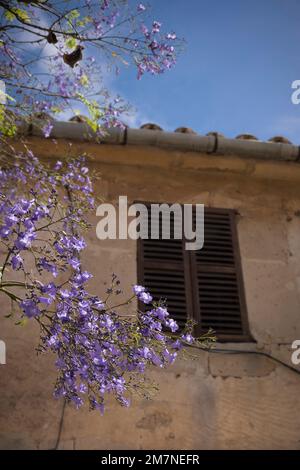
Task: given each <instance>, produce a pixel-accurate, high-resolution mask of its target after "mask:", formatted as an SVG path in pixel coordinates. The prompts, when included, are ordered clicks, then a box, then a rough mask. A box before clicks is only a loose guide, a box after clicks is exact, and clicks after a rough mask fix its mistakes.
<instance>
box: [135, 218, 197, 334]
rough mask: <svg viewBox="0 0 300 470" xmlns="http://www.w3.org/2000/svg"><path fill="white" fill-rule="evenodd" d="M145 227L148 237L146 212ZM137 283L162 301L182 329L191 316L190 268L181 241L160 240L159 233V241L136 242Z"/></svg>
mask: <svg viewBox="0 0 300 470" xmlns="http://www.w3.org/2000/svg"><path fill="white" fill-rule="evenodd" d="M173 220H174V219H173V218H171V224H172V222H173ZM148 224H149V225H148V228H149V230H148V232H149V237H150V233H151V220H150V211H149V218H148ZM171 236H172V231H171ZM138 280H139V283H140V284H142V285H143V286H145V287H147V288H148V289H149V291H150V292H151V295H152V296H153V298H154V300H156V301H158V300H160V299H166V304H167V306H168V311H169V312H170V315H171V316H172V318H174V320H176V321H177V323H178V325H179V326H180V327H183V326H184V324H185V322H186V320H187V319H188V318H190V317H191V316H192V283H191V279H190V266H189V258H188V253H187V252H186V251H185V250H184V242H183V240H176V239H170V240H163V239H162V238H161V233H160V239H159V240H153V239H152V240H151V239H150V238H149V239H148V240H139V241H138ZM141 307H142V306H141Z"/></svg>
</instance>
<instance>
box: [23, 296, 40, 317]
mask: <svg viewBox="0 0 300 470" xmlns="http://www.w3.org/2000/svg"><path fill="white" fill-rule="evenodd" d="M20 307H21V309H22V310H23V312H24V315H25V316H26V317H28V318H32V317H38V316H39V315H41V311H40V310H39V308H38V306H37V304H36V302H35V301H34V300H31V299H27V300H23V301H22V302H20Z"/></svg>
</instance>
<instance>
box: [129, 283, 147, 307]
mask: <svg viewBox="0 0 300 470" xmlns="http://www.w3.org/2000/svg"><path fill="white" fill-rule="evenodd" d="M133 292H134V293H135V295H136V296H137V298H138V299H139V300H140V301H141V302H143V303H144V304H149V303H150V302H152V297H151V295H150V294H149V293H148V292H146V289H145V287H143V286H138V285H134V286H133Z"/></svg>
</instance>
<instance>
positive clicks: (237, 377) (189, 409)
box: [0, 138, 300, 449]
mask: <svg viewBox="0 0 300 470" xmlns="http://www.w3.org/2000/svg"><path fill="white" fill-rule="evenodd" d="M31 144H32V146H33V148H34V149H35V150H36V151H37V152H38V153H39V154H40V155H44V156H46V157H49V158H52V157H55V156H60V157H61V155H63V153H64V151H65V149H66V148H67V143H64V142H63V141H60V143H59V144H58V145H56V146H55V145H53V146H51V147H49V146H47V147H46V146H45V144H44V142H43V141H40V140H39V139H37V138H36V139H33V140H32V142H31ZM274 145H276V144H274ZM83 150H84V151H86V152H88V153H90V154H91V155H93V156H94V160H93V163H92V164H91V165H93V166H96V167H97V169H98V170H100V171H101V173H102V180H101V181H99V182H97V184H96V191H97V193H98V194H99V195H101V196H102V197H104V198H105V200H107V201H116V200H117V199H118V197H119V195H127V196H128V199H129V202H130V201H133V200H136V199H140V200H151V201H160V202H161V201H167V202H180V203H184V202H188V203H204V204H207V205H209V206H213V207H223V208H236V209H238V211H239V213H240V216H239V217H238V234H239V242H240V250H241V256H242V267H243V275H244V282H245V291H246V300H247V308H248V316H249V324H250V330H251V333H252V335H253V337H254V338H255V340H256V341H257V343H256V344H242V345H241V344H239V345H236V344H226V345H223V347H227V348H243V349H247V350H248V349H249V350H259V351H265V352H268V353H271V354H272V355H274V356H276V357H278V358H281V359H282V360H284V361H286V362H287V363H288V364H289V365H292V364H291V361H290V356H291V350H290V345H291V343H292V342H293V341H294V340H295V339H300V322H299V315H300V186H299V182H300V167H298V165H297V164H294V163H272V162H259V161H255V160H246V159H241V158H238V157H237V156H232V157H226V158H222V157H215V156H208V155H201V154H196V153H180V152H177V151H172V152H168V151H167V150H162V149H156V148H142V147H129V146H124V147H121V146H120V147H117V146H109V145H103V146H101V145H94V144H83V143H82V144H75V145H74V146H73V150H72V151H73V152H74V153H81V152H82V151H83ZM91 220H92V223H93V227H94V228H93V230H91V231H90V233H89V234H88V248H87V250H86V253H85V257H84V262H85V264H86V267H87V268H88V269H89V270H90V271H91V272H93V274H94V278H93V279H92V280H91V282H90V288H91V290H93V291H94V292H95V293H97V294H100V295H101V293H103V292H104V290H105V285H104V283H105V282H106V281H107V280H108V279H109V276H110V274H111V273H112V272H113V271H114V272H116V273H117V274H118V275H119V277H120V279H121V282H122V285H123V288H124V290H125V295H127V294H128V292H129V289H130V285H131V284H132V283H134V282H135V281H136V243H135V242H134V241H131V240H122V241H105V242H100V241H99V240H98V239H97V238H96V234H95V226H96V223H97V218H96V217H95V216H93V217H92V218H91ZM126 292H127V294H126ZM0 301H1V304H0V305H1V311H2V314H5V312H6V306H5V300H4V299H2V298H1V299H0ZM0 332H1V333H0V339H3V340H4V341H5V342H6V345H7V364H6V365H5V366H0V390H1V393H0V448H46V449H47V448H53V447H54V446H55V444H56V441H57V437H58V432H59V427H60V422H61V415H62V407H63V403H62V402H61V401H56V400H54V399H53V398H52V387H53V382H54V379H55V371H54V367H53V357H51V356H44V357H41V356H40V357H36V354H35V351H34V347H35V346H36V344H37V340H38V331H37V329H36V328H35V326H34V325H33V324H28V325H27V326H26V327H25V328H20V327H16V326H14V325H13V324H12V322H11V321H10V320H8V319H3V318H1V320H0ZM193 354H194V355H195V358H194V359H193V360H183V359H181V360H179V361H177V363H176V364H175V365H173V366H171V367H170V368H169V369H168V370H166V371H156V370H153V371H152V372H151V375H152V376H153V377H154V378H155V380H156V381H157V382H158V383H159V384H160V391H159V393H158V395H157V396H156V397H155V398H154V400H152V401H144V400H139V399H137V398H133V405H132V407H131V408H129V409H122V408H120V407H119V405H117V404H115V403H113V402H111V403H109V406H108V408H107V411H106V414H105V415H104V416H103V417H101V416H99V415H98V414H97V413H96V412H93V413H90V412H88V411H87V410H84V409H82V410H80V411H75V410H74V409H73V408H71V407H66V409H65V412H64V417H63V422H62V428H61V435H60V441H59V448H64V449H69V448H71V449H73V448H75V449H81V448H89V449H140V448H141V449H145V448H146V449H147V448H155V449H162V448H165V449H166V448H167V449H168V448H169V449H172V448H175V449H176V448H181V449H192V448H198V449H207V448H210V449H232V448H234V449H236V448H243V449H247V448H255V449H266V448H273V449H284V448H295V449H299V448H300V393H299V391H300V376H299V375H297V374H295V373H293V372H292V371H290V370H288V369H287V368H285V367H283V366H281V365H278V364H276V363H274V362H273V361H271V360H269V359H267V358H264V357H261V356H257V355H247V354H243V355H226V354H213V353H206V352H193Z"/></svg>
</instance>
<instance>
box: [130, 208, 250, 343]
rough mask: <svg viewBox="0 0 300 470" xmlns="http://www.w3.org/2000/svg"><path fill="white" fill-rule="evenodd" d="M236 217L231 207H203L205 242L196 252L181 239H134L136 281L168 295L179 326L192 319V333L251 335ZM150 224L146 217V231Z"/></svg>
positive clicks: (244, 338) (237, 338)
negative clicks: (136, 260)
mask: <svg viewBox="0 0 300 470" xmlns="http://www.w3.org/2000/svg"><path fill="white" fill-rule="evenodd" d="M148 214H149V217H150V210H149V212H148ZM235 216H236V212H235V211H233V210H227V209H212V208H205V220H204V246H203V248H202V249H201V250H199V251H187V250H185V240H184V239H183V240H175V239H172V238H171V239H170V240H163V239H161V237H160V239H158V240H153V239H150V238H149V239H148V240H139V243H138V278H139V283H140V284H142V285H144V286H146V287H147V288H148V289H149V290H150V292H151V294H152V295H153V296H154V299H155V300H159V299H160V298H166V299H167V305H168V310H169V312H170V314H171V315H172V317H173V318H174V319H175V320H176V321H177V322H178V324H179V326H180V327H182V326H183V325H184V323H185V321H186V320H187V319H188V318H193V319H194V320H195V321H196V322H197V327H196V333H197V334H200V333H201V332H205V331H207V330H208V329H209V328H212V329H213V330H215V331H216V334H217V336H218V339H219V340H220V341H247V340H250V339H251V338H250V334H249V328H248V321H247V313H246V304H245V296H244V289H243V279H242V271H241V263H240V255H239V247H238V239H237V233H236V223H235ZM173 221H174V219H173ZM194 221H195V220H194ZM171 222H172V219H171ZM150 226H151V225H150V219H149V225H148V227H149V236H150ZM160 235H161V234H160ZM171 235H172V233H171Z"/></svg>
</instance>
